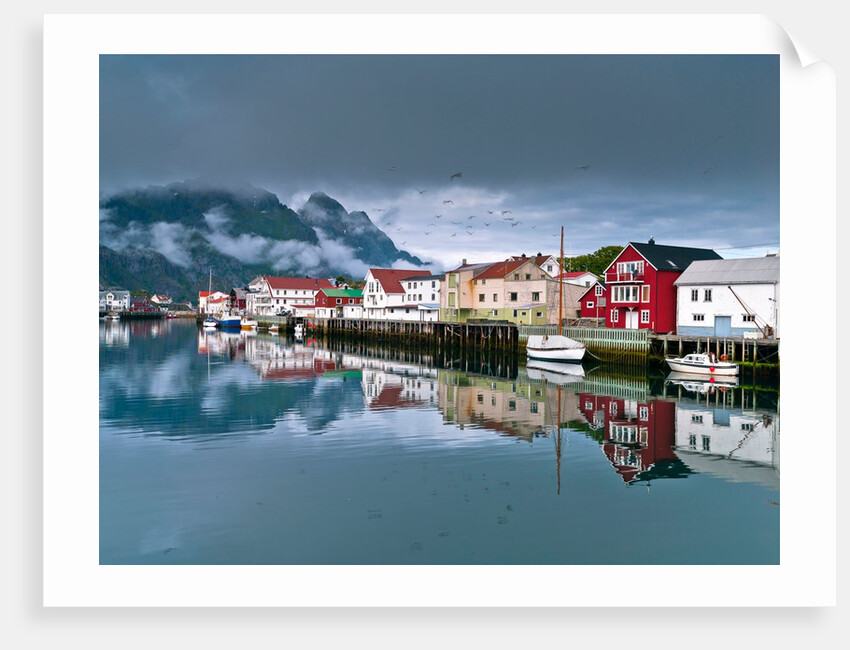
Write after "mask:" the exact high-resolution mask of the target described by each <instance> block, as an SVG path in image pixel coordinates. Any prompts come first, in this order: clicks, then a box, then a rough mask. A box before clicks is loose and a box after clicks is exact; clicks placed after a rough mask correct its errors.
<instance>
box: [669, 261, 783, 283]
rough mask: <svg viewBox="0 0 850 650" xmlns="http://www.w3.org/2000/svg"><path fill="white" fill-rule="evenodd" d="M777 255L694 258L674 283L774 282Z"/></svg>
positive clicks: (776, 271) (775, 280) (776, 273)
mask: <svg viewBox="0 0 850 650" xmlns="http://www.w3.org/2000/svg"><path fill="white" fill-rule="evenodd" d="M778 282H779V256H778V255H777V256H772V257H748V258H743V259H738V260H695V261H693V262H691V263H690V264H689V265H688V268H686V269H685V272H684V273H682V275H680V276H679V278H678V279H677V280H676V282H675V283H674V284H676V285H687V284H776V283H778Z"/></svg>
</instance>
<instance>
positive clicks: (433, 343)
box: [307, 318, 519, 356]
mask: <svg viewBox="0 0 850 650" xmlns="http://www.w3.org/2000/svg"><path fill="white" fill-rule="evenodd" d="M310 326H312V327H310ZM307 329H308V331H309V332H313V333H314V334H315V335H319V336H322V337H343V338H351V339H360V340H366V341H374V342H379V341H388V342H394V343H396V344H399V345H403V346H409V345H417V346H422V347H425V348H426V349H430V350H433V351H435V352H436V353H437V354H440V353H441V352H442V351H444V350H445V351H447V352H449V353H457V354H458V355H460V356H465V355H466V354H467V353H468V352H473V351H475V352H479V353H483V354H489V353H495V352H498V353H502V354H508V355H516V354H517V353H518V351H519V330H518V329H517V327H516V326H515V325H511V324H504V323H494V324H486V323H474V324H473V323H444V322H420V321H394V320H358V319H349V318H312V319H308V327H307Z"/></svg>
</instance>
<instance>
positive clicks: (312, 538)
mask: <svg viewBox="0 0 850 650" xmlns="http://www.w3.org/2000/svg"><path fill="white" fill-rule="evenodd" d="M412 356H413V357H414V359H413V360H411V359H410V358H407V356H406V355H404V354H398V353H393V354H390V353H387V352H382V351H379V350H374V349H368V348H365V347H362V346H361V347H357V346H343V345H338V346H335V349H328V348H327V347H324V346H323V345H322V344H321V343H318V342H315V341H311V340H305V341H294V340H291V339H287V338H286V337H285V336H283V337H277V336H273V335H270V334H265V333H259V334H252V333H233V334H229V333H224V332H220V331H213V332H211V333H206V332H205V331H203V330H199V329H198V327H197V326H196V325H195V323H194V322H193V321H189V322H185V321H176V320H175V321H159V322H153V323H152V322H143V321H137V322H120V321H119V322H114V323H112V322H104V323H102V324H101V326H100V562H101V563H102V564H778V562H779V510H780V508H779V417H778V413H777V409H778V390H776V389H771V388H770V387H767V389H765V390H761V389H759V390H755V389H753V388H752V387H732V388H721V387H718V386H713V387H708V389H706V387H705V386H694V385H692V384H687V383H686V384H685V385H681V384H673V383H667V382H665V379H664V377H662V376H658V377H655V376H652V375H651V374H650V376H647V374H646V373H643V372H642V373H639V374H637V375H629V374H617V373H614V372H612V371H611V370H610V369H606V368H604V367H602V368H595V369H591V368H590V367H587V366H586V368H585V370H586V373H585V375H584V377H581V376H573V377H567V378H563V377H562V378H561V379H559V380H558V381H559V382H561V384H563V385H562V386H560V387H559V386H558V385H556V384H555V383H552V381H548V382H546V381H544V377H548V378H549V379H557V377H556V376H554V375H546V373H545V372H541V371H540V370H535V369H533V368H526V367H524V363H520V367H519V370H518V372H516V373H514V375H513V376H507V377H499V376H490V375H488V374H487V371H488V370H489V368H486V367H485V368H483V370H484V371H485V372H484V373H473V372H467V371H466V370H460V369H451V368H433V367H430V368H429V367H427V365H422V363H421V362H422V361H425V362H428V363H430V361H431V360H429V359H427V358H425V359H417V358H415V357H416V355H412ZM393 357H395V358H393ZM417 361H419V362H420V363H417ZM458 365H459V364H458ZM703 391H704V392H703ZM559 414H560V419H559ZM559 421H560V423H561V425H562V426H561V427H560V431H559V427H558V422H559Z"/></svg>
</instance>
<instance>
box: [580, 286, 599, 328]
mask: <svg viewBox="0 0 850 650" xmlns="http://www.w3.org/2000/svg"><path fill="white" fill-rule="evenodd" d="M579 304H580V308H579V309H580V311H579V317H580V318H593V319H596V320H599V321H601V322H604V321H605V305H606V301H605V283H604V282H602V281H601V280H596V282H594V283H593V284H591V285H590V286H589V287H588V288H587V289H586V290H585V292H584V293H583V294H582V295H581V296H580V297H579Z"/></svg>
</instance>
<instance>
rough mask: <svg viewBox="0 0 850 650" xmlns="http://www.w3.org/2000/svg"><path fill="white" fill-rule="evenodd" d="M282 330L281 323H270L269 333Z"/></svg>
mask: <svg viewBox="0 0 850 650" xmlns="http://www.w3.org/2000/svg"><path fill="white" fill-rule="evenodd" d="M279 331H280V325H278V324H277V323H272V324H271V325H269V334H277V333H278V332H279Z"/></svg>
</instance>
